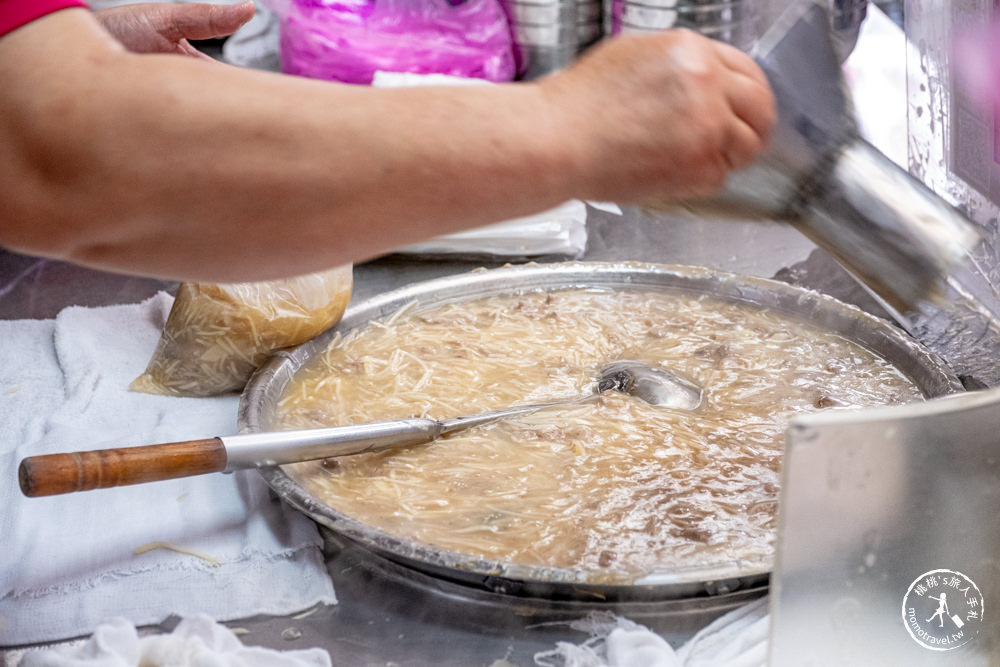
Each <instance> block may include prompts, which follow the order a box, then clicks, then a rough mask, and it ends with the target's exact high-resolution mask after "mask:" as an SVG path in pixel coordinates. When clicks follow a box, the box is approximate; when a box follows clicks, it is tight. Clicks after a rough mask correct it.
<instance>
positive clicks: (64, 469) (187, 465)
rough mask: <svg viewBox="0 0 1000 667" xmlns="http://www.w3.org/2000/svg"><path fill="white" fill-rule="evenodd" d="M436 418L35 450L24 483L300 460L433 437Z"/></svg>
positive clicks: (134, 477) (42, 492)
mask: <svg viewBox="0 0 1000 667" xmlns="http://www.w3.org/2000/svg"><path fill="white" fill-rule="evenodd" d="M440 433H441V422H438V421H435V420H433V419H397V420H394V421H384V422H373V423H370V424H356V425H350V426H331V427H327V428H314V429H301V430H296V431H273V432H267V433H246V434H243V435H230V436H223V437H219V438H205V439H202V440H187V441H184V442H169V443H164V444H159V445H143V446H140V447H119V448H114V449H99V450H94V451H86V452H72V453H66V454H45V455H42V456H29V457H28V458H26V459H24V460H22V461H21V465H20V467H19V469H18V482H19V483H20V485H21V491H22V493H24V495H26V496H29V497H37V496H53V495H57V494H61V493H73V492H74V491H89V490H90V489H105V488H108V487H112V486H127V485H130V484H144V483H146V482H158V481H162V480H166V479H177V478H179V477H191V476H193V475H204V474H206V473H211V472H232V471H234V470H242V469H245V468H256V467H262V466H271V465H280V464H284V463H298V462H300V461H308V460H313V459H323V458H327V457H331V456H345V455H347V454H361V453H364V452H377V451H381V450H383V449H390V448H393V447H405V446H407V445H417V444H422V443H425V442H430V441H431V440H434V439H435V438H437V437H438V435H440Z"/></svg>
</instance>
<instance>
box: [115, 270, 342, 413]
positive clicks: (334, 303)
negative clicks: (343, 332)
mask: <svg viewBox="0 0 1000 667" xmlns="http://www.w3.org/2000/svg"><path fill="white" fill-rule="evenodd" d="M352 268H353V267H352V265H350V264H348V265H346V266H341V267H337V268H334V269H330V270H329V271H323V272H320V273H310V274H308V275H304V276H298V277H295V278H287V279H283V280H270V281H265V282H256V283H229V284H222V283H220V284H213V283H181V285H180V287H179V288H178V290H177V297H176V298H175V299H174V304H173V306H172V307H171V309H170V314H169V315H168V316H167V322H166V324H165V325H164V327H163V332H162V334H161V335H160V341H159V343H158V344H157V346H156V350H155V351H154V352H153V358H152V359H151V360H150V362H149V365H148V366H147V367H146V371H145V372H144V373H143V374H142V375H140V376H139V377H138V378H136V379H135V380H134V381H133V382H132V384H131V385H130V388H131V389H132V390H133V391H140V392H145V393H148V394H173V395H176V396H213V395H215V394H222V393H225V392H230V391H239V390H241V389H242V388H243V387H244V385H246V382H247V380H248V379H250V375H251V374H252V373H253V372H254V371H255V370H256V369H257V367H259V366H260V365H261V364H262V363H263V362H264V361H265V360H266V359H267V358H268V356H270V355H271V353H272V352H274V351H275V350H279V349H281V348H286V347H292V346H295V345H299V344H300V343H304V342H305V341H307V340H309V339H310V338H313V337H314V336H316V335H318V334H320V333H322V332H323V331H325V330H327V329H329V328H330V327H331V326H333V325H334V324H336V323H337V322H338V321H340V318H341V316H343V314H344V309H345V308H347V302H348V301H350V298H351V289H352V288H353V272H352Z"/></svg>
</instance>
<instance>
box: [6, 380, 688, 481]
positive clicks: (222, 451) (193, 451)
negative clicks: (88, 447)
mask: <svg viewBox="0 0 1000 667" xmlns="http://www.w3.org/2000/svg"><path fill="white" fill-rule="evenodd" d="M596 390H597V393H601V392H605V391H608V390H613V391H619V392H621V393H623V394H629V395H631V396H635V397H636V398H639V399H641V400H643V401H646V402H647V403H650V404H652V405H659V406H663V407H668V408H673V409H676V410H693V409H695V408H697V407H698V405H699V404H700V403H701V389H700V388H699V387H698V386H697V385H695V384H694V383H692V382H690V381H689V380H685V379H683V378H681V377H678V376H676V375H674V374H673V373H670V372H669V371H666V370H663V369H662V368H655V367H653V366H650V365H648V364H644V363H642V362H638V361H627V360H622V361H616V362H613V363H610V364H608V365H607V366H605V367H604V368H602V369H601V373H600V378H599V379H598V382H597V385H596ZM595 395H596V394H588V395H585V396H574V397H572V398H568V399H564V400H561V401H553V402H550V403H536V404H533V405H522V406H519V407H515V408H508V409H505V410H492V411H490V412H483V413H480V414H478V415H473V416H471V417H458V418H456V419H445V420H443V421H438V420H435V419H426V418H416V419H397V420H393V421H381V422H371V423H368V424H354V425H349V426H331V427H327V428H314V429H302V430H295V431H271V432H266V433H245V434H241V435H229V436H223V437H215V438H205V439H202V440H190V441H186V442H171V443H166V444H161V445H144V446H141V447H123V448H117V449H101V450H96V451H88V452H75V453H70V454H46V455H44V456H31V457H28V458H26V459H24V460H23V461H21V465H20V468H19V469H18V481H19V482H20V485H21V491H22V492H23V493H24V495H26V496H50V495H56V494H60V493H72V492H74V491H87V490H90V489H98V488H107V487H112V486H124V485H128V484H142V483H145V482H155V481H160V480H165V479H176V478H178V477H189V476H192V475H202V474H206V473H210V472H232V471H234V470H242V469H246V468H259V467H265V466H273V465H280V464H285V463H299V462H301V461H309V460H315V459H325V458H330V457H334V456H346V455H349V454H361V453H364V452H378V451H381V450H384V449H391V448H394V447H406V446H408V445H418V444H423V443H427V442H430V441H432V440H434V439H436V438H439V437H441V436H443V435H449V434H451V433H456V432H458V431H464V430H465V429H468V428H472V427H474V426H481V425H483V424H489V423H491V422H495V421H498V420H500V419H504V418H505V417H512V416H515V415H524V414H530V413H532V412H536V411H538V410H541V409H543V408H548V407H553V406H557V405H569V404H572V403H578V402H581V401H584V400H587V399H590V398H593V397H594V396H595Z"/></svg>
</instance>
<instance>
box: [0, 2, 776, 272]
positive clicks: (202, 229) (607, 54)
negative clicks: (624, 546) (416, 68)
mask: <svg viewBox="0 0 1000 667" xmlns="http://www.w3.org/2000/svg"><path fill="white" fill-rule="evenodd" d="M0 90H3V91H4V101H3V103H2V104H0V146H3V149H2V150H0V245H3V246H6V247H8V248H10V249H12V250H16V251H20V252H24V253H28V254H35V255H40V256H47V257H53V258H60V259H65V260H69V261H72V262H77V263H80V264H84V265H89V266H93V267H98V268H104V269H110V270H116V271H124V272H131V273H136V274H140V275H147V276H156V277H163V278H174V279H188V280H213V281H234V280H258V279H267V278H273V277H276V276H282V275H289V274H301V273H305V272H308V271H312V270H317V269H321V268H326V267H329V266H333V265H336V264H340V263H345V262H350V261H355V262H356V261H360V260H363V259H367V258H370V257H372V256H374V255H376V254H379V253H382V252H385V251H388V250H391V249H393V248H395V247H398V246H401V245H403V244H406V243H410V242H413V241H416V240H420V239H424V238H427V237H430V236H434V235H438V234H443V233H447V232H451V231H455V230H458V229H460V228H465V227H472V226H476V225H480V224H485V223H489V222H494V221H497V220H501V219H505V218H510V217H514V216H519V215H523V214H528V213H533V212H537V211H539V210H542V209H544V208H546V207H550V206H553V205H556V204H558V203H560V202H562V201H565V200H567V199H571V198H592V199H609V200H616V201H620V202H623V203H627V202H636V201H640V200H642V199H644V198H645V197H649V196H663V195H674V196H688V195H694V194H701V193H705V192H707V191H710V190H712V189H714V188H716V187H718V186H719V185H720V184H721V183H722V181H723V178H724V175H725V172H726V169H727V168H730V167H742V166H745V165H746V164H748V163H749V161H750V160H751V159H752V158H753V157H754V156H755V155H756V154H757V152H758V151H759V150H760V149H761V148H762V145H763V142H764V140H765V139H764V138H765V137H766V134H767V132H768V130H769V128H770V126H771V124H772V123H773V120H774V106H773V100H772V97H771V95H770V92H769V90H768V88H767V85H766V81H765V79H764V77H763V75H762V74H761V73H760V72H759V70H758V69H757V68H756V66H755V65H753V63H752V61H750V59H749V58H747V57H746V56H745V55H743V54H741V53H740V52H738V51H737V50H735V49H732V48H730V47H724V46H723V45H718V44H716V43H714V42H710V41H709V40H707V39H705V38H702V37H699V36H696V35H694V34H693V33H689V32H686V31H678V32H672V33H664V34H658V35H653V36H649V37H642V38H638V37H637V38H634V39H614V40H610V42H609V43H608V44H606V45H603V46H600V47H597V48H595V49H593V50H592V51H591V52H590V53H589V54H588V55H586V56H585V57H583V58H582V59H581V61H580V62H579V63H578V64H576V65H574V66H573V67H571V68H569V69H568V70H566V71H565V72H562V73H559V74H556V75H554V76H551V77H548V78H545V79H542V80H540V81H539V82H537V83H523V84H506V85H497V86H470V87H434V88H422V87H421V88H413V89H395V90H387V89H372V88H367V87H357V86H348V85H338V84H333V83H329V82H320V81H313V80H307V79H302V78H294V77H289V76H282V75H278V74H271V73H266V72H260V71H252V70H242V69H238V68H234V67H227V66H220V65H217V64H215V63H206V62H203V61H200V60H197V59H194V58H185V57H177V56H174V55H155V54H154V55H137V54H132V53H128V52H127V51H125V50H124V49H123V48H122V47H121V46H120V45H119V44H117V43H116V42H115V41H114V40H112V39H111V38H110V37H109V35H108V34H107V33H106V32H105V31H104V30H102V28H101V27H100V26H99V24H98V23H97V21H95V19H94V18H93V16H92V15H91V14H90V13H89V12H87V11H85V10H81V9H67V10H63V11H59V12H56V13H54V14H52V15H50V16H48V17H46V18H44V19H41V20H38V21H36V22H34V23H32V24H29V25H27V26H24V27H22V28H20V29H18V30H16V31H14V32H13V33H10V34H9V35H7V36H5V37H3V38H2V39H0Z"/></svg>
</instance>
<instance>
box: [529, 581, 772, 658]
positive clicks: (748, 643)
mask: <svg viewBox="0 0 1000 667" xmlns="http://www.w3.org/2000/svg"><path fill="white" fill-rule="evenodd" d="M570 626H571V627H573V628H574V629H576V630H580V631H581V632H587V633H589V634H590V639H588V640H586V641H584V642H582V643H580V644H572V643H569V642H560V643H558V644H557V645H556V647H555V648H554V649H552V650H550V651H543V652H541V653H536V654H535V663H536V664H538V665H544V666H546V667H764V666H765V665H766V664H767V646H768V643H767V639H768V632H769V629H770V615H769V614H768V598H767V597H762V598H760V599H758V600H754V601H753V602H748V603H747V604H745V605H743V606H741V607H738V608H736V609H734V610H733V611H730V612H729V613H727V614H724V615H723V616H721V617H719V618H717V619H716V620H715V621H713V622H712V623H710V624H709V625H707V626H706V627H705V628H703V629H702V630H700V631H699V632H698V633H697V634H695V635H694V636H693V637H692V638H691V639H689V640H688V641H687V642H685V644H684V645H683V646H681V647H680V648H678V649H676V650H675V649H674V648H673V647H671V646H670V644H668V643H667V642H666V640H664V639H663V638H662V637H660V636H659V635H658V634H656V633H654V632H653V631H652V630H650V629H649V628H646V627H645V626H642V625H639V624H638V623H636V622H634V621H631V620H629V619H627V618H623V617H621V616H616V615H614V614H610V613H608V614H592V615H590V616H588V617H586V618H584V619H581V620H579V621H574V622H573V623H571V624H570Z"/></svg>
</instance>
